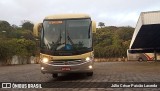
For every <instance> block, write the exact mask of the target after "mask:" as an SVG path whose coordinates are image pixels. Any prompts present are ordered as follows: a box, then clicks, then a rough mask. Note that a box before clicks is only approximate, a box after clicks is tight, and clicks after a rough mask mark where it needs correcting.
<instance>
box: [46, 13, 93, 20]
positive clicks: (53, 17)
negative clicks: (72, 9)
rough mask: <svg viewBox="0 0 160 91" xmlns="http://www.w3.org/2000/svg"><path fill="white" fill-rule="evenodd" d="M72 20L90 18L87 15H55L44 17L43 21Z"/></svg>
mask: <svg viewBox="0 0 160 91" xmlns="http://www.w3.org/2000/svg"><path fill="white" fill-rule="evenodd" d="M74 18H90V16H89V15H87V14H56V15H50V16H47V17H45V19H74Z"/></svg>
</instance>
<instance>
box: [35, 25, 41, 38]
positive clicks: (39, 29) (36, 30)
mask: <svg viewBox="0 0 160 91" xmlns="http://www.w3.org/2000/svg"><path fill="white" fill-rule="evenodd" d="M41 29H42V23H37V24H34V27H33V35H34V36H36V37H38V36H39V35H40V32H41Z"/></svg>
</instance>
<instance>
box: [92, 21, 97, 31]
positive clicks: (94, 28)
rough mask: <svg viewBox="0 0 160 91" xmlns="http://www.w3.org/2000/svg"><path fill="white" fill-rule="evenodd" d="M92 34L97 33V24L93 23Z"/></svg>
mask: <svg viewBox="0 0 160 91" xmlns="http://www.w3.org/2000/svg"><path fill="white" fill-rule="evenodd" d="M92 33H96V22H95V21H92Z"/></svg>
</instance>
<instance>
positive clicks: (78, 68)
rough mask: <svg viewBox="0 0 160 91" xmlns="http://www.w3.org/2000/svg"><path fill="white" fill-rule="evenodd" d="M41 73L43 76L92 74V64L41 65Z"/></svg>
mask: <svg viewBox="0 0 160 91" xmlns="http://www.w3.org/2000/svg"><path fill="white" fill-rule="evenodd" d="M41 72H42V73H43V74H45V73H50V74H54V73H87V72H93V62H84V63H81V64H76V65H53V64H47V63H41Z"/></svg>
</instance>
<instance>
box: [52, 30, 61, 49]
mask: <svg viewBox="0 0 160 91" xmlns="http://www.w3.org/2000/svg"><path fill="white" fill-rule="evenodd" d="M61 39H62V35H61V30H60V34H59V38H58V40H57V41H56V42H55V44H54V45H55V47H54V48H53V50H55V51H56V49H57V47H58V46H60V45H62V44H63V43H61ZM59 42H60V43H59Z"/></svg>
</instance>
